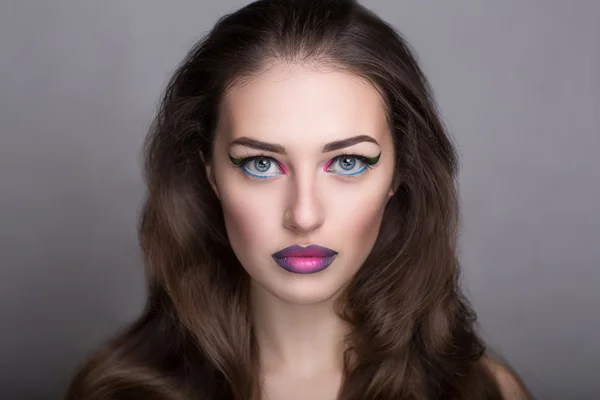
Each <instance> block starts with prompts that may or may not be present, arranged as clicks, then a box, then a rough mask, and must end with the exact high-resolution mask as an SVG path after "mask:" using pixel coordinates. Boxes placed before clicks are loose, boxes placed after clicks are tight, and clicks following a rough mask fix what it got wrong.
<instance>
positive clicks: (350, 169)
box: [326, 154, 379, 176]
mask: <svg viewBox="0 0 600 400" xmlns="http://www.w3.org/2000/svg"><path fill="white" fill-rule="evenodd" d="M377 161H379V156H377V157H375V158H373V159H369V158H367V157H363V156H354V155H346V154H344V155H341V156H337V157H335V158H334V159H333V160H331V161H330V162H329V164H327V166H326V170H327V172H331V173H334V174H337V175H343V176H354V175H359V174H362V173H363V172H365V171H366V170H367V169H368V168H370V167H371V166H372V165H373V164H375V163H376V162H377ZM332 167H336V168H333V169H332Z"/></svg>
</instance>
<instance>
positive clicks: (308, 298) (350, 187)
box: [206, 64, 529, 400]
mask: <svg viewBox="0 0 600 400" xmlns="http://www.w3.org/2000/svg"><path fill="white" fill-rule="evenodd" d="M316 67H317V66H310V65H302V66H299V65H290V64H273V65H271V66H270V68H268V69H267V70H266V71H264V72H263V73H261V74H259V75H258V76H255V77H253V79H251V80H250V81H249V82H246V83H245V84H244V85H241V86H236V87H234V88H232V89H231V90H230V91H229V92H228V94H227V96H226V99H225V102H224V105H223V114H224V115H223V121H222V123H221V126H220V128H219V130H218V132H217V134H216V137H215V147H214V156H213V159H212V162H211V163H210V164H207V165H206V172H207V175H208V176H209V177H210V180H211V185H212V187H213V190H214V191H215V193H216V195H217V196H218V198H219V199H220V201H221V204H222V207H223V212H224V217H225V223H226V228H227V235H228V238H229V241H230V243H231V246H232V248H233V251H234V252H235V254H236V256H237V257H238V259H239V260H240V262H241V264H242V266H243V267H244V269H245V270H246V271H247V272H248V274H249V275H250V277H251V282H252V286H251V301H252V304H251V306H252V314H253V315H252V316H253V320H254V324H255V330H256V338H257V340H258V344H259V348H260V370H261V379H262V385H263V398H265V399H269V400H277V399H286V400H294V399H307V398H310V399H316V400H319V399H323V400H326V399H334V398H336V395H337V391H338V389H339V386H340V384H341V379H342V368H343V359H342V356H343V350H344V349H343V347H342V344H341V341H342V339H343V338H344V336H345V335H346V334H347V333H348V332H349V329H350V327H348V326H346V325H345V324H344V323H343V322H342V321H341V320H340V319H339V317H338V316H337V315H336V314H335V312H334V309H333V304H334V301H335V299H336V298H337V296H338V295H339V294H340V292H341V291H342V289H343V288H344V287H345V286H346V285H347V284H348V283H349V282H350V280H351V279H352V278H353V276H354V275H355V274H356V272H357V271H358V270H359V268H360V267H361V265H362V263H363V262H364V260H365V259H366V257H367V255H368V254H369V252H370V251H371V249H372V248H373V245H374V243H375V240H376V238H377V234H378V232H379V229H380V225H381V219H382V215H383V211H384V208H385V205H386V203H387V201H388V200H389V198H390V197H391V196H392V195H393V188H392V177H393V169H394V149H393V143H392V137H391V133H390V131H389V128H388V125H387V120H386V114H385V109H384V103H383V101H382V99H381V97H380V95H379V93H378V91H377V90H376V88H375V87H374V86H373V85H372V84H371V83H369V82H368V81H366V80H365V79H363V78H361V77H358V76H356V75H353V74H351V73H349V72H345V71H341V70H335V69H323V67H322V66H318V68H316ZM356 135H367V136H368V137H370V138H372V139H374V140H375V141H376V142H377V144H375V143H372V142H361V143H358V144H355V145H353V146H351V147H347V148H344V149H340V150H335V151H330V152H326V153H323V151H322V150H323V146H324V145H325V144H326V143H330V142H332V141H339V140H343V139H348V138H350V137H354V136H356ZM240 138H249V139H254V140H259V141H263V142H268V143H272V144H277V145H280V146H283V147H284V148H285V150H286V154H277V153H275V152H271V151H263V150H256V149H253V148H250V147H248V146H245V145H240V144H232V142H234V141H237V140H239V139H240ZM343 154H355V155H361V156H365V157H370V158H373V157H377V156H380V157H379V160H378V162H377V163H376V164H375V165H374V166H373V168H371V169H366V170H365V171H364V172H363V173H360V174H356V175H353V176H350V177H347V176H344V175H342V174H340V173H339V172H343V173H345V172H347V171H344V170H343V169H342V168H340V163H339V162H336V161H335V160H334V159H335V157H337V156H340V155H343ZM257 155H261V156H263V157H269V160H270V161H271V162H270V166H269V168H268V170H267V172H266V173H265V172H264V171H262V172H261V171H258V170H257V166H256V164H255V163H254V162H252V161H251V162H250V163H248V164H246V165H249V167H248V169H247V170H246V172H256V173H258V174H263V175H266V176H269V178H268V179H260V178H256V177H255V178H253V177H252V176H250V175H248V173H246V172H244V171H243V169H241V168H239V166H236V162H237V163H238V164H239V160H240V159H241V158H244V157H249V156H257ZM232 159H233V162H232ZM332 160H334V161H332ZM263 162H264V159H263ZM362 165H364V163H361V161H358V160H357V161H356V164H355V168H353V169H352V172H356V171H358V170H360V169H361V168H360V167H361V166H362ZM332 171H335V172H338V173H333V172H332ZM293 244H300V245H302V246H306V245H309V244H318V245H321V246H325V247H328V248H330V249H332V250H335V251H337V252H338V256H337V258H336V259H335V261H334V262H333V263H332V264H331V265H330V266H329V268H327V269H325V270H323V271H321V272H318V273H315V274H294V273H291V272H288V271H286V270H284V269H283V268H281V267H280V266H279V265H277V264H276V263H275V261H274V260H273V259H272V258H271V255H272V254H273V253H275V252H277V251H278V250H281V249H283V248H285V247H287V246H290V245H293ZM482 362H484V364H485V365H486V366H487V367H488V368H489V370H490V371H491V372H492V374H493V375H494V376H495V377H496V379H497V381H498V383H499V386H500V388H501V390H502V392H503V394H504V397H505V398H507V399H519V400H520V399H524V400H525V399H527V398H529V397H528V395H527V394H526V390H525V388H524V386H523V385H522V384H521V383H520V381H519V380H518V378H517V377H516V376H515V375H514V374H513V373H512V372H511V371H510V370H509V369H508V368H507V367H505V366H503V365H502V364H500V363H498V362H496V361H494V360H492V359H491V358H488V357H486V358H485V359H484V360H482Z"/></svg>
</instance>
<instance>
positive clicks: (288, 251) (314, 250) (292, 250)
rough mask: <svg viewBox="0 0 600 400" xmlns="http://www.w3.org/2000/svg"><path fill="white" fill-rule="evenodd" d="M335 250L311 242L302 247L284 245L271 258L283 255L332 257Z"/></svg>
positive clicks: (335, 253)
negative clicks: (284, 246)
mask: <svg viewBox="0 0 600 400" xmlns="http://www.w3.org/2000/svg"><path fill="white" fill-rule="evenodd" d="M335 255H337V252H335V251H333V250H331V249H328V248H327V247H323V246H319V245H316V244H311V245H309V246H307V247H302V246H300V245H298V244H294V245H292V246H289V247H286V248H285V249H283V250H279V251H278V252H277V253H275V254H273V258H283V257H333V256H335Z"/></svg>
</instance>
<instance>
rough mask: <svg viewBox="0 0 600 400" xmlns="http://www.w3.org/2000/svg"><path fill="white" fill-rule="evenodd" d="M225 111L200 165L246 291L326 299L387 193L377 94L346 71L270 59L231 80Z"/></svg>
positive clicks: (352, 266) (368, 245)
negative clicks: (209, 156) (260, 69)
mask: <svg viewBox="0 0 600 400" xmlns="http://www.w3.org/2000/svg"><path fill="white" fill-rule="evenodd" d="M223 113H224V114H223V122H222V125H221V127H220V129H219V132H218V133H217V135H216V138H215V148H214V156H213V161H212V164H211V165H209V166H207V173H208V174H209V176H210V173H211V172H212V173H213V174H214V180H213V181H212V184H213V188H214V190H215V192H216V194H217V196H218V197H219V199H220V201H221V203H222V207H223V212H224V217H225V223H226V228H227V235H228V237H229V240H230V242H231V246H232V248H233V251H234V252H235V254H236V256H237V257H238V259H239V260H240V262H241V264H242V265H243V267H244V268H245V269H246V271H247V272H248V274H249V275H250V277H251V278H252V281H253V290H260V291H266V292H267V293H270V294H271V295H273V296H276V297H277V298H279V299H281V300H283V301H286V302H289V303H294V304H311V303H317V302H321V301H324V300H327V299H329V298H331V297H332V296H334V295H335V294H336V293H338V292H339V291H340V289H342V288H343V287H344V286H345V285H346V284H347V283H348V282H349V281H350V280H351V279H352V277H353V276H354V274H355V273H356V272H357V271H358V269H359V268H360V266H361V265H362V263H363V262H364V261H365V259H366V257H367V255H368V254H369V252H370V251H371V249H372V247H373V245H374V242H375V239H376V238H377V234H378V232H379V227H380V224H381V219H382V215H383V211H384V207H385V205H386V203H387V200H388V199H389V197H390V196H391V194H392V191H391V185H392V175H393V169H394V150H393V144H392V137H391V134H390V132H389V129H388V125H387V121H386V114H385V111H384V105H383V101H382V99H381V97H380V95H379V93H378V92H377V90H376V89H375V87H374V86H373V85H372V84H370V83H369V82H368V81H367V80H365V79H362V78H360V77H358V76H356V75H353V74H350V73H348V72H343V71H339V70H328V71H326V72H324V71H323V70H317V69H316V68H309V67H306V66H303V67H300V66H292V65H290V64H275V65H274V66H273V67H272V68H269V69H268V70H267V71H265V72H264V73H262V74H260V75H258V76H256V77H255V78H253V79H252V80H250V81H249V82H247V83H244V84H243V85H241V86H237V87H234V88H233V89H232V90H230V92H229V93H228V95H227V98H226V101H225V104H224V107H223ZM211 169H212V171H211ZM294 245H295V246H294ZM309 245H316V246H321V247H324V249H323V248H320V247H316V246H311V247H307V246H309ZM289 246H294V247H292V248H290V249H287V248H288V247H289ZM281 250H283V252H280V251H281ZM278 252H279V253H278Z"/></svg>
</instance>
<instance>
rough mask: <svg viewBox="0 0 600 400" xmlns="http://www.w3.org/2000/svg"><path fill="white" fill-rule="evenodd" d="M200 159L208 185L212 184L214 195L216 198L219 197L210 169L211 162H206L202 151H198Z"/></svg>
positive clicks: (212, 172)
mask: <svg viewBox="0 0 600 400" xmlns="http://www.w3.org/2000/svg"><path fill="white" fill-rule="evenodd" d="M200 159H201V160H202V164H203V165H204V168H205V171H206V177H207V178H208V182H210V186H212V189H213V191H214V192H215V195H216V196H217V198H219V189H218V188H217V183H216V181H215V175H214V171H213V169H212V164H211V163H207V162H206V160H205V159H204V154H202V152H201V153H200Z"/></svg>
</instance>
